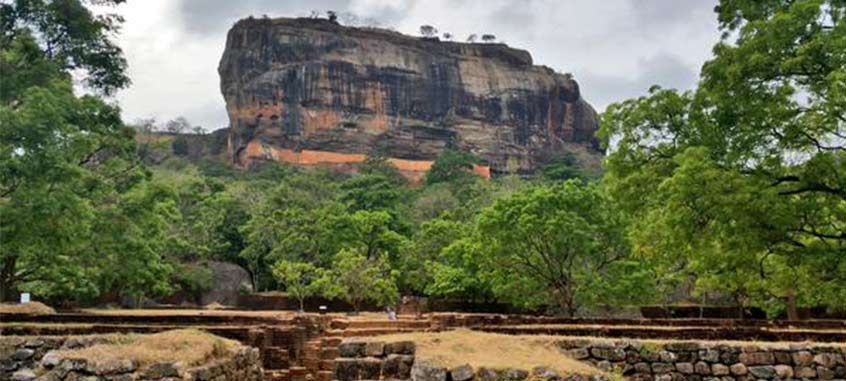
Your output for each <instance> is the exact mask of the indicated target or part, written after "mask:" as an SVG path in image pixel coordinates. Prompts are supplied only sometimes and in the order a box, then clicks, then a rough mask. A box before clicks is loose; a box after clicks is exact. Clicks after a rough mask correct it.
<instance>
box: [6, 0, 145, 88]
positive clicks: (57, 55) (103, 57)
mask: <svg viewBox="0 0 846 381" xmlns="http://www.w3.org/2000/svg"><path fill="white" fill-rule="evenodd" d="M123 2H124V0H97V1H80V0H13V1H9V2H4V3H3V4H0V46H3V47H7V46H11V45H15V44H16V43H17V42H18V41H20V40H26V39H31V38H32V37H31V36H38V39H39V43H40V44H39V45H40V46H39V47H38V48H37V51H35V50H29V51H28V57H29V58H30V59H32V60H31V61H30V62H33V63H37V65H33V66H29V67H20V66H19V67H15V69H17V70H15V71H14V72H15V73H16V74H18V73H22V74H24V75H21V76H18V75H14V76H11V77H12V78H11V79H10V80H11V82H7V81H6V80H7V77H8V74H7V73H10V71H5V70H4V71H3V73H4V76H3V77H4V78H3V87H4V88H5V89H4V90H12V91H15V90H14V89H17V91H20V90H21V89H25V88H28V87H30V86H32V85H40V86H43V85H45V84H46V83H48V82H49V81H50V79H51V78H55V72H52V73H47V72H45V68H46V66H53V67H54V68H56V69H58V70H59V71H61V72H62V73H70V72H71V71H74V70H81V71H83V72H84V73H85V76H84V77H83V78H84V82H85V83H86V84H88V85H89V87H91V88H93V89H96V90H100V91H102V92H104V93H106V94H111V93H114V92H115V91H116V90H119V89H121V88H124V87H126V86H127V85H129V82H130V81H129V77H127V76H126V59H125V58H124V57H123V52H122V51H121V49H120V48H119V47H118V46H117V45H115V44H114V42H112V41H111V40H110V39H109V37H110V35H112V34H114V33H116V32H117V30H118V29H119V28H120V24H121V23H122V21H123V19H122V18H121V17H120V16H119V15H116V14H100V15H94V14H93V13H92V12H91V11H90V10H88V8H86V5H85V4H87V3H97V4H99V5H116V4H120V3H123ZM3 50H4V51H5V50H6V49H5V48H4V49H3ZM45 62H49V64H45ZM6 68H9V67H4V69H6ZM19 70H20V71H19ZM50 71H52V69H50ZM36 73H40V74H48V75H47V76H45V77H37V76H36V75H35V74H36ZM7 84H8V85H12V86H10V88H6V86H8V85H7Z"/></svg>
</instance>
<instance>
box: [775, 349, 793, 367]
mask: <svg viewBox="0 0 846 381" xmlns="http://www.w3.org/2000/svg"><path fill="white" fill-rule="evenodd" d="M773 356H774V357H775V363H776V364H782V365H793V357H792V356H791V355H790V352H787V351H775V352H773Z"/></svg>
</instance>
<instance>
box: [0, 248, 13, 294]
mask: <svg viewBox="0 0 846 381" xmlns="http://www.w3.org/2000/svg"><path fill="white" fill-rule="evenodd" d="M16 262H17V257H14V256H9V257H6V258H4V259H3V268H2V269H0V302H10V301H12V300H10V299H11V298H12V293H13V292H12V291H13V289H14V287H15V284H14V281H13V279H12V278H13V277H14V276H15V264H16Z"/></svg>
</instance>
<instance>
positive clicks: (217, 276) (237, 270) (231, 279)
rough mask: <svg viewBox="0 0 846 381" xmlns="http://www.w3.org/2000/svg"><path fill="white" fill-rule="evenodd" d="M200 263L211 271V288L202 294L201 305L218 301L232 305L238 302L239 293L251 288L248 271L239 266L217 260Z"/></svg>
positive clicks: (248, 290) (249, 290)
mask: <svg viewBox="0 0 846 381" xmlns="http://www.w3.org/2000/svg"><path fill="white" fill-rule="evenodd" d="M200 265H201V266H204V267H206V268H208V269H210V270H211V273H212V288H211V289H210V290H208V291H206V292H204V293H203V294H202V297H201V301H200V302H201V304H202V305H209V304H213V303H220V304H223V305H226V306H234V305H237V304H238V296H239V295H241V293H243V292H251V291H252V290H253V284H252V282H251V281H250V273H249V272H247V270H244V268H243V267H241V266H238V265H236V264H234V263H229V262H219V261H207V262H202V263H200Z"/></svg>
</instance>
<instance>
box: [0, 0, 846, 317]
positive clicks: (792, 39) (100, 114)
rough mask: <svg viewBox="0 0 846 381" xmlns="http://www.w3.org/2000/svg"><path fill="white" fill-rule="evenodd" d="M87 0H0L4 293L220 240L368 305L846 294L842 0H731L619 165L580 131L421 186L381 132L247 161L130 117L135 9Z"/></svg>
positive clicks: (205, 254) (435, 172)
mask: <svg viewBox="0 0 846 381" xmlns="http://www.w3.org/2000/svg"><path fill="white" fill-rule="evenodd" d="M121 2H122V0H105V1H104V0H100V1H97V3H121ZM88 3H89V2H87V1H83V0H53V1H48V0H16V1H11V2H4V3H2V4H0V30H1V31H2V35H0V73H2V81H0V122H1V123H2V124H1V125H0V297H2V298H3V299H10V298H13V297H14V295H15V294H16V292H18V291H26V292H31V293H33V294H34V295H35V296H36V297H37V298H41V299H47V300H53V301H61V300H76V301H80V302H92V301H96V300H97V299H98V298H99V297H101V296H102V295H105V294H109V293H113V294H114V293H116V294H119V295H124V296H128V297H132V298H141V297H157V296H164V295H168V294H171V293H174V292H177V291H183V292H188V293H195V294H196V293H201V292H203V291H204V290H206V289H208V288H209V287H211V284H210V283H211V275H210V273H209V270H208V269H206V268H205V267H203V266H202V265H201V264H200V263H202V261H204V260H216V261H224V262H232V263H236V264H239V265H240V266H242V267H244V268H245V269H247V270H248V272H249V273H250V275H251V279H252V283H253V286H254V288H255V290H257V291H269V290H283V291H286V292H287V293H288V294H289V295H291V296H292V297H295V298H297V299H300V300H302V299H303V298H306V297H308V296H312V295H321V296H325V297H328V298H338V299H342V300H345V301H348V302H349V303H351V304H353V305H355V306H359V305H361V304H362V303H365V302H367V303H372V304H376V305H381V306H388V305H394V304H396V303H397V302H398V300H399V298H400V296H401V295H425V296H431V297H438V298H449V299H459V300H467V301H479V302H501V303H507V304H510V305H513V306H515V307H516V308H522V309H527V310H536V309H538V308H542V309H543V310H546V311H548V312H551V313H559V314H564V315H571V316H572V315H575V314H579V313H585V312H586V311H591V309H592V308H596V307H606V306H611V307H622V306H637V305H646V304H656V303H657V304H665V303H673V302H677V301H678V295H679V289H685V290H688V291H689V292H690V294H691V296H692V297H693V298H696V299H697V300H705V301H707V302H709V303H712V302H713V303H726V304H728V305H737V306H757V307H761V308H764V309H765V310H766V311H767V312H768V313H770V314H771V315H772V316H783V315H786V316H788V317H790V318H796V317H797V316H798V315H797V309H798V308H799V307H808V306H825V307H828V308H829V309H831V310H842V309H843V308H846V287H844V284H846V3H844V2H842V1H839V0H828V1H822V0H793V1H787V0H772V1H753V0H723V1H721V2H720V5H719V6H718V7H717V9H716V17H718V19H719V25H720V29H721V31H722V32H723V38H722V39H721V40H720V41H718V42H717V43H716V45H715V46H714V50H713V52H714V55H713V57H712V58H711V59H710V60H709V61H708V62H706V63H705V64H704V66H703V67H702V72H701V76H700V81H699V85H698V87H697V88H696V89H694V90H690V91H685V92H679V91H676V90H670V89H661V88H658V87H654V88H652V89H649V92H648V94H647V95H645V96H643V97H640V98H636V99H629V100H625V101H623V102H620V103H617V104H614V105H612V106H610V107H609V108H608V109H607V110H606V111H605V113H604V114H603V116H602V126H601V134H602V139H603V140H604V144H605V146H606V147H607V149H608V155H607V157H606V160H605V165H604V168H602V169H601V170H596V171H588V170H584V169H580V168H578V167H577V166H575V165H574V161H573V158H572V157H570V156H568V155H562V156H561V157H560V158H559V159H558V160H556V161H555V162H554V163H552V164H550V165H548V166H546V167H545V168H544V169H543V170H542V171H541V172H539V173H537V174H536V176H534V177H531V178H525V177H518V176H502V177H498V178H495V179H492V180H485V179H482V178H479V177H477V176H476V175H474V174H473V173H472V171H471V170H469V169H470V168H471V167H472V165H473V164H474V163H477V161H478V159H477V158H475V157H473V156H472V155H469V154H467V153H463V152H458V151H446V152H444V153H443V154H442V155H441V156H440V157H439V158H438V159H437V161H436V162H435V164H434V167H433V169H432V170H431V171H430V172H429V173H428V175H427V177H426V181H425V184H423V185H421V186H410V185H409V184H407V182H406V179H405V178H404V177H402V176H401V175H400V174H399V172H398V171H397V170H396V168H394V167H392V165H391V164H390V163H389V162H388V161H387V160H386V159H385V158H383V157H382V156H381V155H380V154H379V153H378V152H372V153H370V156H369V159H368V160H367V161H366V162H365V163H364V164H363V165H361V166H360V167H359V168H358V170H357V173H355V174H342V173H338V172H335V171H332V170H331V169H320V168H316V169H314V168H313V169H303V168H294V167H289V166H285V165H281V164H272V163H267V164H264V165H258V166H256V167H254V168H251V169H250V170H240V169H234V168H232V167H231V166H229V165H228V164H227V162H228V161H227V160H226V159H225V155H226V153H225V136H224V135H221V134H220V133H212V134H203V133H202V129H192V128H191V127H190V124H189V123H188V122H187V121H185V120H175V121H171V122H169V123H167V124H166V125H165V126H160V127H159V128H154V127H155V123H154V122H151V121H148V122H138V123H125V122H124V121H122V120H121V117H120V115H121V114H120V109H119V108H118V106H117V105H115V104H113V103H110V101H108V99H109V98H108V96H110V95H111V94H113V93H114V92H115V91H117V90H119V89H121V88H124V87H126V86H128V85H129V84H130V78H128V77H127V76H126V65H127V64H126V61H125V59H124V58H123V55H122V52H121V51H120V49H119V48H118V47H117V46H116V45H114V43H113V42H112V41H111V39H110V36H111V35H112V34H113V33H116V32H117V29H118V27H119V25H120V22H121V19H120V18H119V17H117V16H114V15H109V14H97V15H95V14H93V13H92V12H91V11H90V9H89V8H88V6H89V5H90V4H88ZM80 78H82V81H83V82H84V86H85V87H86V89H87V91H86V92H85V95H82V93H81V92H80V91H79V88H78V87H77V88H76V89H75V88H74V84H75V81H76V82H78V81H79V80H80ZM644 90H646V89H644ZM155 129H164V130H169V131H170V132H156V131H153V130H155ZM221 137H224V138H223V139H221ZM700 298H701V299H700Z"/></svg>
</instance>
